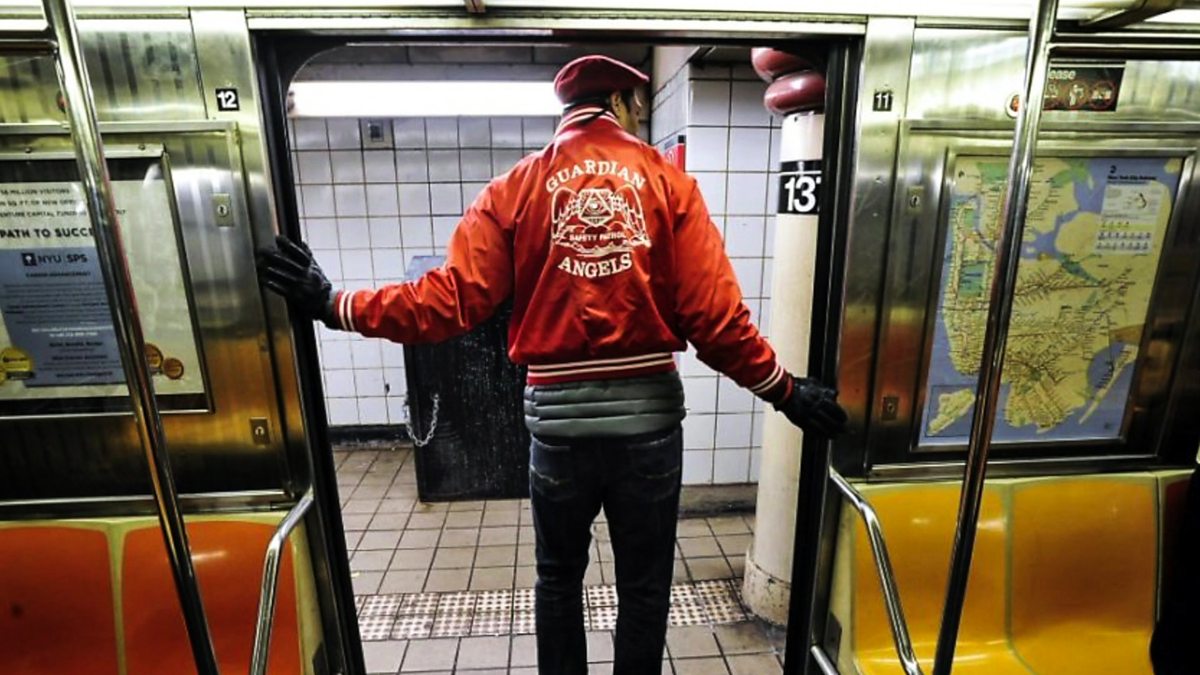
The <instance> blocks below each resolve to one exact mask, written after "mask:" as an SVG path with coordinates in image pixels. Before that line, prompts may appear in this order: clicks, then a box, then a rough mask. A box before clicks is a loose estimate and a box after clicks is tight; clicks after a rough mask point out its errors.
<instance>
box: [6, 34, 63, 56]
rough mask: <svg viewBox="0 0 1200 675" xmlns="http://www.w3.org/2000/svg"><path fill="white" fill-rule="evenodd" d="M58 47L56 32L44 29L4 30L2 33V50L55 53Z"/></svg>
mask: <svg viewBox="0 0 1200 675" xmlns="http://www.w3.org/2000/svg"><path fill="white" fill-rule="evenodd" d="M56 49H58V45H57V44H56V43H55V41H54V34H53V33H52V32H51V31H50V30H49V29H47V30H44V31H4V32H3V33H0V51H4V52H8V53H13V52H17V53H34V54H53V53H54V52H55V50H56Z"/></svg>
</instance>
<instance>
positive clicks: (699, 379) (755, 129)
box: [256, 33, 855, 673]
mask: <svg viewBox="0 0 1200 675" xmlns="http://www.w3.org/2000/svg"><path fill="white" fill-rule="evenodd" d="M771 37H773V38H775V39H774V40H771V39H764V40H762V41H761V42H742V43H740V44H737V43H728V42H725V43H722V42H712V41H708V42H705V41H701V40H697V41H696V42H700V43H702V44H701V45H699V46H698V45H697V44H694V43H692V44H655V43H654V42H653V38H650V39H649V40H650V41H647V42H628V41H621V40H622V39H623V38H621V36H619V35H607V36H605V40H606V41H604V42H599V41H598V42H594V43H572V44H569V45H564V44H561V43H558V42H557V41H555V42H548V43H542V42H538V43H530V42H528V41H525V42H521V41H520V39H521V38H519V37H514V38H512V39H511V40H509V39H503V40H496V39H491V40H489V42H488V43H477V44H472V43H463V42H456V43H453V44H448V43H446V42H445V38H444V37H439V36H437V35H431V36H428V37H426V38H422V39H421V40H420V41H414V42H405V43H398V42H395V41H393V40H388V39H384V38H362V37H361V36H357V35H356V36H355V37H354V39H353V40H352V41H351V40H349V39H347V38H345V37H338V36H319V37H313V36H309V37H307V38H306V39H305V41H304V45H303V46H298V45H299V42H298V41H297V40H295V39H294V38H293V39H288V38H286V37H284V36H283V35H272V34H267V33H264V34H263V35H261V36H260V37H259V40H258V42H257V44H256V47H257V50H258V51H257V53H258V54H259V57H260V64H261V65H260V68H261V70H260V79H261V81H262V84H263V89H264V92H265V95H264V106H265V110H266V112H267V118H268V119H267V122H268V130H267V131H268V138H269V139H270V151H271V156H272V160H273V173H274V174H275V175H276V176H277V177H278V180H277V181H276V184H277V186H278V189H277V191H276V197H277V200H278V204H279V205H280V207H281V209H280V215H281V218H280V222H281V227H282V228H283V230H284V233H285V234H287V235H289V236H291V237H293V238H296V239H299V240H302V241H304V242H306V243H307V244H308V246H309V247H310V248H311V249H312V251H313V252H314V255H315V257H316V259H317V261H318V262H319V263H320V264H321V265H322V267H323V268H324V269H325V270H326V272H327V273H328V274H329V276H330V278H331V281H332V282H333V284H334V286H335V287H345V288H348V289H354V288H370V287H378V286H381V285H385V284H389V283H400V282H403V281H405V280H411V279H415V278H417V277H419V276H420V274H421V273H422V272H424V271H425V270H427V269H429V268H431V267H432V266H436V265H439V264H440V263H441V260H442V258H441V257H440V256H443V255H444V253H445V246H446V243H447V241H448V239H449V237H450V235H451V233H452V232H453V229H454V227H455V226H456V225H457V223H458V221H459V219H460V218H461V216H462V213H463V211H464V210H465V209H466V208H467V207H468V206H469V205H470V203H471V201H472V200H473V199H474V198H475V196H476V195H477V194H478V192H479V191H480V190H481V189H482V188H483V187H484V185H486V183H487V182H488V181H489V180H491V179H492V178H493V177H494V176H498V175H501V174H503V173H504V172H506V171H507V170H508V169H509V168H511V167H512V166H513V165H514V164H516V162H517V161H519V160H520V159H521V158H522V157H523V156H524V155H525V154H527V153H530V152H534V151H537V150H540V149H541V148H542V147H544V146H545V145H546V144H547V143H548V142H549V141H550V140H551V139H552V137H553V135H554V133H555V127H556V125H557V124H558V121H559V118H560V115H561V106H560V105H559V104H558V103H557V101H556V100H555V99H554V98H553V95H552V90H551V89H550V82H551V80H552V79H553V77H554V74H555V73H556V72H557V70H558V69H559V68H560V67H561V66H562V65H563V64H565V63H566V62H568V61H570V60H571V59H573V58H575V57H578V56H581V55H584V54H589V53H600V54H605V55H608V56H611V57H613V58H616V59H618V60H621V61H623V62H625V63H627V64H629V65H632V66H634V67H637V68H639V69H641V70H642V71H643V72H646V73H648V74H649V75H650V76H651V82H650V83H649V85H647V86H646V87H645V89H644V90H643V91H640V92H639V96H640V97H641V100H642V102H643V107H642V113H641V125H640V130H639V134H640V136H641V138H642V140H644V141H646V142H647V143H650V144H651V145H653V146H655V147H656V148H658V149H659V150H660V151H661V152H662V153H663V154H664V155H665V156H667V157H668V158H669V159H671V161H672V162H674V163H675V164H676V165H677V166H679V167H680V168H681V169H684V170H686V171H687V172H688V173H689V174H691V175H693V176H695V177H696V179H697V181H698V183H699V186H700V190H701V192H702V194H703V195H704V198H705V201H706V202H707V205H708V208H709V211H710V213H711V214H712V218H713V221H714V223H715V225H716V226H717V227H718V228H719V229H720V230H721V232H722V236H723V237H724V239H725V243H726V253H727V255H728V256H729V258H730V260H731V262H732V264H733V268H734V271H735V273H736V275H737V278H738V282H739V285H740V286H741V287H742V294H743V297H744V298H745V302H746V305H747V307H748V308H749V309H750V311H751V314H752V318H753V319H754V320H755V321H756V322H760V323H761V324H763V325H764V326H769V321H770V314H771V307H772V303H773V302H778V299H777V298H775V299H773V298H772V289H771V274H772V269H773V241H774V229H775V219H776V213H777V211H778V208H779V204H780V203H781V202H780V200H781V197H780V194H779V193H780V189H781V185H784V181H781V179H780V162H781V160H780V144H781V140H782V138H781V137H782V133H783V132H782V117H781V116H777V115H773V114H772V113H771V112H770V111H768V110H767V108H766V107H765V106H764V95H765V94H766V93H767V89H768V86H769V83H768V82H766V81H764V79H763V78H762V77H761V76H760V75H759V74H758V73H756V72H755V70H754V68H753V67H752V65H751V60H750V58H751V47H752V46H764V45H767V46H769V45H772V44H774V45H776V46H787V47H788V48H789V49H790V50H792V51H793V52H795V53H799V54H803V55H805V58H807V59H808V60H809V61H811V62H812V64H813V68H814V69H816V68H819V69H821V71H822V73H824V71H825V69H827V68H829V67H830V65H831V63H832V64H834V65H833V68H834V71H836V72H833V73H832V75H833V76H834V77H835V78H838V83H837V84H836V85H835V84H829V85H828V87H829V90H830V93H828V94H827V97H830V96H831V97H833V98H834V99H835V100H838V101H841V99H842V98H843V97H845V96H847V95H848V92H847V91H845V90H844V87H843V86H842V82H841V79H842V78H843V77H844V73H845V64H846V62H847V61H848V60H849V59H851V58H855V57H854V56H853V51H854V46H853V44H852V42H850V41H843V40H840V39H837V40H829V39H821V40H818V39H811V38H810V39H797V40H794V41H790V42H787V43H781V42H780V41H779V40H778V37H777V36H771ZM613 39H615V40H617V41H616V42H612V41H608V40H613ZM389 106H390V107H389ZM843 117H844V116H842V115H838V116H837V118H836V119H828V120H827V121H826V122H825V125H826V126H825V128H826V129H828V130H832V132H834V133H831V132H827V136H829V137H833V136H834V135H835V132H836V131H837V130H839V129H840V128H841V127H842V125H843V124H845V123H846V121H845V120H844V119H843ZM818 139H819V140H818V141H817V146H818V149H824V148H821V147H820V146H821V145H822V142H821V140H820V137H819V136H818ZM825 145H826V146H828V143H825ZM832 147H833V149H834V150H835V152H839V153H840V152H844V148H842V147H840V146H839V145H838V144H837V143H834V144H833V146H832ZM814 166H816V167H819V166H820V163H819V162H818V163H816V164H815V165H814ZM836 166H837V161H836V160H834V161H827V162H826V164H825V167H826V168H825V172H826V174H827V175H830V174H829V172H830V171H831V170H832V169H833V168H834V167H836ZM817 171H818V172H819V171H820V169H819V168H818V169H817ZM785 178H786V177H785ZM824 182H825V184H827V185H829V184H833V183H835V182H836V181H834V180H833V179H829V180H826V181H824ZM818 184H819V183H818ZM783 189H784V190H789V189H790V190H791V191H790V192H787V193H786V194H787V195H788V196H790V198H792V199H793V200H795V203H799V201H800V200H799V199H798V197H797V195H796V193H795V190H796V183H795V182H794V181H793V184H792V186H791V187H790V188H787V187H784V188H783ZM829 201H830V202H833V201H835V200H833V199H832V198H829ZM830 213H832V211H831V212H830ZM824 218H829V219H830V222H832V220H831V219H832V216H831V215H830V216H827V217H823V219H824ZM826 229H829V230H830V232H831V231H832V230H831V228H826ZM820 243H821V245H822V246H825V247H831V246H834V245H838V243H837V242H834V241H832V235H830V236H828V237H826V236H825V235H823V236H822V241H821V242H820ZM837 267H838V266H837V265H831V266H829V267H826V268H825V269H823V270H821V271H820V273H821V274H822V276H823V277H824V278H825V279H826V281H825V282H824V283H825V284H826V285H824V286H822V285H820V284H819V287H823V288H826V289H827V288H828V286H827V284H828V279H829V278H830V275H833V274H838V273H839V272H838V269H837ZM818 290H819V289H818ZM827 293H828V290H826V291H825V295H822V297H814V312H819V313H821V314H822V318H821V319H819V320H816V321H814V323H813V327H812V329H813V333H812V338H811V340H812V345H813V347H814V350H815V352H814V353H819V354H823V355H825V356H822V357H820V358H819V360H823V361H829V359H830V357H829V356H828V355H829V354H832V352H833V345H832V344H829V345H824V343H825V342H827V340H828V339H829V338H830V337H831V336H832V338H833V339H834V340H836V335H837V332H836V330H832V331H831V330H830V328H829V327H830V326H836V325H837V320H836V318H834V319H833V320H829V319H827V318H825V315H826V314H828V313H829V312H830V311H832V312H833V313H834V314H835V315H836V313H837V311H840V307H838V306H837V305H836V303H832V304H831V303H829V301H828V299H827V298H828V295H827ZM814 295H821V293H820V292H818V293H817V294H814ZM506 312H507V309H506V308H505V307H502V308H501V309H500V310H499V311H498V312H497V315H496V316H494V317H493V318H492V319H491V320H489V321H488V322H485V324H484V325H483V326H480V327H479V328H477V329H476V330H474V331H472V332H471V333H469V334H468V335H466V336H463V337H462V338H456V339H454V340H451V341H448V342H445V343H441V344H437V345H418V346H402V345H399V344H394V343H390V342H387V341H384V340H379V339H369V338H364V337H361V336H358V335H354V334H351V333H343V332H336V331H332V330H329V329H327V328H325V327H324V326H320V325H316V326H315V327H313V328H311V329H310V328H309V327H308V326H307V325H304V324H300V323H297V324H295V326H294V327H295V340H296V344H297V349H298V352H299V353H298V357H299V362H300V365H301V377H302V380H303V381H304V382H306V383H307V386H306V392H307V395H308V398H309V400H308V402H307V405H308V406H309V409H310V410H311V412H312V415H311V417H313V418H321V419H310V423H312V424H314V428H319V429H321V431H322V435H323V436H324V438H325V439H326V441H327V443H328V445H327V447H328V448H329V458H330V462H329V465H328V469H330V470H331V474H332V475H329V476H327V477H325V481H324V482H325V484H326V485H329V486H331V487H333V486H336V494H337V500H338V503H339V505H340V507H341V513H342V525H343V530H344V532H345V539H344V541H345V546H346V548H345V555H346V557H347V559H348V560H349V575H350V576H349V578H348V580H347V581H348V582H349V584H350V586H351V588H352V591H353V594H354V596H355V604H356V608H357V613H358V617H359V618H358V629H359V632H360V637H361V640H362V644H363V646H364V653H365V654H366V658H367V662H368V667H370V663H371V661H372V659H377V660H378V661H377V662H381V663H382V662H386V663H389V664H390V663H391V662H390V661H389V660H388V659H396V658H399V659H401V660H402V662H403V663H406V664H407V663H409V661H407V660H404V659H412V660H413V661H412V662H413V663H417V662H418V661H419V662H420V663H426V662H428V663H429V664H431V665H430V666H429V667H431V668H434V669H445V670H451V669H453V668H458V669H459V670H460V671H461V672H469V671H468V670H464V669H469V668H471V667H485V668H493V667H494V668H505V667H508V668H511V669H512V671H511V672H525V671H523V670H521V668H531V667H532V666H533V665H534V659H535V652H534V635H533V633H534V623H533V620H534V614H533V585H534V583H535V580H536V568H535V566H534V565H535V556H534V530H533V526H532V520H531V515H530V510H529V500H528V485H527V475H528V473H527V471H528V443H529V441H528V438H529V436H528V432H527V431H526V430H525V428H524V420H523V416H522V409H521V392H522V389H523V387H524V384H525V381H524V380H525V373H524V370H523V369H522V368H518V367H517V366H515V365H513V364H512V363H511V362H510V361H509V360H508V358H507V355H506V353H505V352H506V347H507V344H506V328H507V314H506ZM765 332H766V333H767V335H768V337H769V328H765ZM823 345H824V346H823ZM680 357H681V358H680V359H679V368H680V371H681V374H682V376H683V380H684V383H685V390H686V393H687V398H688V407H689V411H688V412H689V414H688V419H687V420H685V422H684V424H685V439H686V442H685V450H684V466H683V483H684V497H683V506H682V508H681V516H680V522H679V532H678V540H677V542H678V543H677V550H676V562H675V572H674V579H673V582H672V598H673V601H672V610H671V615H670V622H669V625H670V628H669V637H668V650H667V651H668V654H669V656H668V655H664V660H665V663H666V664H668V665H664V672H669V669H670V668H671V667H672V666H670V665H669V663H670V659H677V660H688V659H696V660H697V663H694V664H691V665H697V666H699V665H704V664H705V663H709V662H711V663H714V664H715V663H718V662H719V663H720V665H721V668H733V669H735V672H755V673H769V672H782V668H783V654H784V647H785V642H786V640H787V639H788V636H787V633H786V631H785V630H783V629H781V628H778V627H774V626H772V624H771V623H769V622H767V621H764V620H763V619H761V618H759V617H757V616H756V615H755V613H754V609H753V608H752V607H750V606H749V605H748V603H747V600H746V599H745V597H744V590H743V584H744V579H743V576H744V574H745V572H744V570H745V566H746V554H747V551H748V549H749V548H750V547H751V543H752V541H753V537H754V532H755V528H756V520H755V517H754V509H755V504H756V492H757V490H756V484H757V481H758V477H759V471H760V469H761V452H762V450H761V444H762V435H763V419H764V417H765V415H766V411H767V409H766V407H765V406H764V405H763V404H762V403H761V401H756V400H755V399H754V398H753V397H752V396H751V395H749V393H747V392H744V391H741V390H739V389H738V388H737V387H736V385H734V384H733V383H732V381H729V380H727V379H726V378H724V377H718V376H717V374H716V373H715V372H714V371H711V370H708V368H707V366H704V365H703V364H701V363H700V362H699V361H698V360H697V359H696V357H695V353H694V351H691V352H689V353H686V354H682V355H680ZM811 368H812V366H811V365H810V369H811ZM810 372H812V371H811V370H810ZM790 508H791V509H793V510H794V508H795V505H794V504H792V505H790ZM592 535H593V542H592V544H591V545H590V547H589V555H590V558H591V564H590V565H589V567H588V570H587V574H586V576H585V579H584V585H585V602H584V612H585V623H586V627H587V629H588V636H589V637H588V640H589V654H590V657H589V658H591V659H593V660H595V661H596V664H595V665H596V666H597V667H600V668H603V667H604V666H603V663H604V662H605V661H606V660H609V661H610V660H611V659H612V631H613V628H614V626H615V619H616V594H615V587H614V585H613V584H614V582H615V569H614V564H613V552H612V546H611V543H610V541H609V539H608V536H607V525H606V523H605V522H604V516H603V513H601V515H600V516H599V518H598V519H597V521H596V523H595V524H594V526H593V530H592ZM806 592H807V591H806ZM779 611H780V610H778V609H777V610H776V612H777V616H775V617H773V619H774V620H776V621H778V620H779V616H778V612H779ZM787 611H788V608H787V607H786V606H785V607H783V609H782V612H783V614H782V616H783V617H784V619H785V620H786V616H787ZM793 625H795V624H793ZM802 630H805V631H807V630H808V627H807V626H805V627H803V628H802ZM401 642H406V643H407V647H406V652H405V654H406V655H398V654H397V653H396V650H397V645H398V644H399V643H401ZM501 643H503V645H504V647H503V649H501V648H500V646H501ZM451 644H453V645H454V647H453V649H451V647H449V646H448V645H451ZM426 660H427V661H426ZM398 662H401V661H398ZM701 662H703V663H701ZM472 664H473V665H472ZM688 665H689V664H687V663H683V664H681V665H679V666H678V667H679V668H684V667H687V666H688ZM389 667H390V666H389ZM405 667H406V668H407V667H408V666H405ZM747 668H748V669H749V670H747ZM528 672H533V671H532V670H529V671H528Z"/></svg>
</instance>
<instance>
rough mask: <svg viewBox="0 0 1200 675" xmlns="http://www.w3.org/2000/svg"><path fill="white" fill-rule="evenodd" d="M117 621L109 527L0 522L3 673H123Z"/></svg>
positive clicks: (0, 663)
mask: <svg viewBox="0 0 1200 675" xmlns="http://www.w3.org/2000/svg"><path fill="white" fill-rule="evenodd" d="M115 624H116V618H115V612H114V610H113V594H112V567H111V565H110V564H109V556H108V539H107V537H106V536H105V533H104V532H103V531H101V530H97V529H88V528H83V527H71V526H58V525H31V526H15V527H3V528H0V673H4V675H62V674H63V673H71V675H117V673H118V672H119V668H118V662H117V636H116V628H115Z"/></svg>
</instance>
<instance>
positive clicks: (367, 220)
mask: <svg viewBox="0 0 1200 675" xmlns="http://www.w3.org/2000/svg"><path fill="white" fill-rule="evenodd" d="M365 122H366V120H358V119H350V118H330V119H314V118H305V119H297V120H294V122H293V137H292V138H293V149H294V151H293V154H292V160H293V163H294V166H293V168H294V169H295V174H296V179H297V185H296V192H297V199H298V204H299V208H300V220H301V226H302V230H303V233H304V237H305V241H307V242H308V244H309V246H310V247H312V249H313V253H314V254H315V255H316V257H317V261H318V262H319V263H320V264H321V266H322V267H323V268H324V269H325V272H326V273H327V274H328V275H329V277H330V280H331V281H332V282H333V284H334V286H337V287H346V288H368V287H375V286H381V285H383V284H388V283H395V282H400V281H403V280H404V270H405V266H406V265H407V264H408V263H409V261H410V260H411V259H412V257H413V256H416V255H441V254H443V253H444V251H445V246H446V243H447V242H448V241H449V239H450V234H451V232H453V231H454V227H455V226H456V225H457V224H458V221H459V218H460V217H461V216H462V213H463V210H464V209H465V207H466V206H469V205H470V203H471V201H472V200H474V199H475V196H476V195H477V194H478V193H479V191H480V190H482V189H483V187H484V185H486V184H487V181H488V180H490V179H491V177H492V176H494V175H498V174H500V173H503V172H505V171H507V170H508V169H509V168H510V167H512V165H514V164H516V163H517V161H518V160H519V159H521V157H522V156H524V155H525V154H526V153H527V152H531V151H533V150H537V149H540V148H541V147H542V146H544V145H545V144H546V142H548V141H549V140H550V137H551V135H552V134H553V133H554V126H555V124H556V122H557V120H556V119H555V118H551V117H531V118H524V119H522V118H512V117H508V118H480V117H463V118H404V119H395V120H382V123H383V124H384V130H385V132H387V133H385V134H384V138H383V140H382V141H381V142H372V141H371V140H369V139H368V140H367V141H366V142H365V143H364V141H363V139H362V138H361V135H362V134H361V130H362V128H363V124H364V123H365ZM318 337H319V343H318V346H319V349H320V354H321V367H322V371H323V373H324V378H325V396H326V401H325V402H326V407H327V410H328V413H329V423H330V424H331V425H334V426H343V425H357V424H364V425H371V424H401V423H403V422H404V420H405V419H407V417H408V414H407V411H406V410H405V408H404V404H403V402H404V394H405V392H406V390H407V387H406V383H405V378H404V348H403V347H401V346H400V345H397V344H393V343H390V342H387V341H384V340H378V339H370V338H363V337H361V336H357V335H354V334H351V333H343V332H339V331H331V330H328V329H326V328H325V327H323V326H322V327H320V328H319V334H318Z"/></svg>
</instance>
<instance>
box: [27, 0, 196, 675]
mask: <svg viewBox="0 0 1200 675" xmlns="http://www.w3.org/2000/svg"><path fill="white" fill-rule="evenodd" d="M42 5H43V9H44V10H45V13H46V22H47V24H48V25H49V29H50V32H51V33H53V36H54V41H53V44H54V47H55V48H54V49H53V50H52V53H53V55H54V63H55V67H56V71H57V74H58V82H59V86H60V87H61V88H62V93H63V99H64V101H65V103H66V113H67V119H68V120H69V121H70V128H71V141H72V143H73V144H74V145H75V160H76V163H77V165H78V167H79V174H80V176H79V178H80V183H81V185H82V188H83V196H84V201H85V202H86V204H87V210H88V217H89V218H90V219H91V223H92V234H93V237H94V238H95V241H96V254H97V256H98V257H99V259H100V273H101V275H102V276H103V277H104V288H105V293H106V294H107V296H108V304H109V311H110V312H111V313H112V320H113V333H114V336H115V338H116V342H117V348H118V350H119V353H120V355H121V366H122V369H123V370H124V374H125V383H126V386H128V388H129V399H130V404H131V406H132V408H133V417H134V420H135V422H136V425H137V429H138V434H139V436H140V438H141V442H142V447H143V449H144V450H145V452H146V461H147V464H148V465H149V468H150V484H151V486H152V488H153V490H154V501H155V504H156V506H157V507H158V522H159V526H160V527H161V528H162V535H163V540H164V543H165V546H166V549H167V557H168V559H169V560H170V563H171V572H172V574H173V576H174V580H175V590H176V592H177V593H178V596H179V604H180V607H181V609H182V610H183V618H184V622H185V625H186V627H187V634H188V640H189V642H190V644H191V648H192V656H193V658H194V659H195V662H196V670H197V671H198V672H199V673H200V674H201V675H216V674H217V673H218V672H219V671H218V669H217V659H216V654H215V652H214V650H213V645H212V636H211V634H210V633H209V630H208V620H207V619H206V618H205V616H204V602H203V600H202V599H201V597H200V585H199V582H198V581H197V580H196V570H195V568H194V567H193V566H192V557H191V552H190V551H191V549H190V548H189V546H188V540H187V530H186V529H185V527H184V522H183V514H182V511H181V510H180V508H179V495H178V493H177V492H176V490H175V479H174V475H173V474H172V471H171V460H170V457H169V456H168V454H167V446H166V440H165V438H164V434H163V427H162V416H161V415H160V414H159V411H158V402H157V400H156V399H155V397H154V382H153V381H152V380H151V379H150V368H149V365H148V364H147V363H146V342H145V338H144V336H143V335H142V322H141V319H140V317H139V316H138V308H137V298H136V297H135V295H134V291H133V281H132V278H131V277H130V274H129V261H128V260H127V259H126V258H125V252H124V247H123V246H122V244H121V227H120V223H119V221H118V218H117V210H116V205H115V203H114V201H113V193H112V185H111V183H110V182H109V175H108V165H107V163H106V161H105V158H104V144H103V143H102V142H101V140H100V132H99V129H98V128H97V124H96V106H95V102H94V101H95V99H94V98H93V96H92V88H91V80H90V79H89V78H88V72H87V64H86V63H84V60H83V53H82V50H81V49H80V45H79V32H78V30H77V28H76V26H75V15H74V12H72V10H71V5H70V0H43V2H42Z"/></svg>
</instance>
